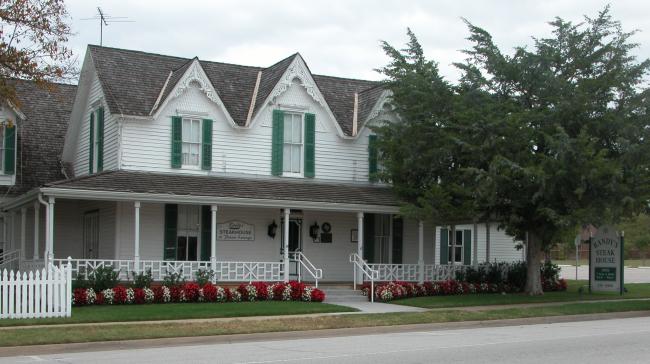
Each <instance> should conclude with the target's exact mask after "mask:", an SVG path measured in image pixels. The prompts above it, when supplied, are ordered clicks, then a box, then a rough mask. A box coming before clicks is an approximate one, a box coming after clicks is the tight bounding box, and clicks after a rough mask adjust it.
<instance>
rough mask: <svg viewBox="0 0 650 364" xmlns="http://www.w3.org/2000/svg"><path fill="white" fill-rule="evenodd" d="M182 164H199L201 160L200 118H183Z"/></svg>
mask: <svg viewBox="0 0 650 364" xmlns="http://www.w3.org/2000/svg"><path fill="white" fill-rule="evenodd" d="M182 135H183V152H182V153H183V166H196V167H198V166H199V161H200V160H201V156H200V154H201V120H200V119H186V118H184V119H183V131H182Z"/></svg>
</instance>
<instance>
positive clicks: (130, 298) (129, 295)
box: [126, 288, 135, 303]
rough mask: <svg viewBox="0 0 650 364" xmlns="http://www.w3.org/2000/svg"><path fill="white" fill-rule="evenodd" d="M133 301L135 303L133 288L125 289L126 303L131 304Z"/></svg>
mask: <svg viewBox="0 0 650 364" xmlns="http://www.w3.org/2000/svg"><path fill="white" fill-rule="evenodd" d="M133 301H135V292H133V288H127V289H126V303H133Z"/></svg>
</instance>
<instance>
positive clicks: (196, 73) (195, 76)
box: [154, 58, 238, 127]
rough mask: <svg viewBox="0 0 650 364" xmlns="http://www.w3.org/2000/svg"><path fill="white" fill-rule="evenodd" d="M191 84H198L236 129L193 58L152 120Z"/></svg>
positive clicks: (203, 72) (197, 60)
mask: <svg viewBox="0 0 650 364" xmlns="http://www.w3.org/2000/svg"><path fill="white" fill-rule="evenodd" d="M193 82H196V83H198V84H199V89H200V90H201V92H203V93H204V94H205V96H206V97H207V98H208V100H210V101H212V102H214V103H215V104H216V105H217V106H218V107H219V108H221V110H222V111H223V113H224V114H225V115H226V119H227V120H228V121H229V122H230V123H231V124H232V125H233V126H235V127H237V126H238V125H237V124H236V123H235V121H234V120H233V118H232V117H231V116H230V113H229V112H228V109H226V106H225V105H224V104H223V101H221V98H220V97H219V94H218V93H217V90H216V89H215V88H214V86H213V85H212V82H210V79H209V78H208V75H207V74H206V73H205V71H204V70H203V67H201V63H200V62H199V59H198V58H194V60H193V61H192V64H191V65H190V66H189V67H188V69H187V70H186V71H185V73H184V74H183V76H182V77H181V79H180V80H179V81H178V82H177V83H176V85H175V86H174V88H173V89H172V91H171V92H170V93H169V96H167V98H166V99H165V100H163V102H162V104H161V105H160V106H159V107H158V109H157V110H156V112H155V114H154V118H157V117H158V116H160V115H159V114H160V112H161V111H162V110H163V109H164V108H165V106H166V105H167V103H169V102H170V101H171V100H173V99H175V98H177V97H179V96H181V95H182V94H183V93H184V92H185V91H187V89H188V88H189V87H190V84H191V83H193Z"/></svg>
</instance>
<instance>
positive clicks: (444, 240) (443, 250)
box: [440, 228, 449, 265]
mask: <svg viewBox="0 0 650 364" xmlns="http://www.w3.org/2000/svg"><path fill="white" fill-rule="evenodd" d="M440 264H442V265H447V264H449V230H448V229H444V228H441V229H440Z"/></svg>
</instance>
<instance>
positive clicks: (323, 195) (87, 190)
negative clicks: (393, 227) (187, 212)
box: [41, 170, 398, 213]
mask: <svg viewBox="0 0 650 364" xmlns="http://www.w3.org/2000/svg"><path fill="white" fill-rule="evenodd" d="M41 192H43V193H44V194H46V195H51V196H54V197H61V198H86V199H102V200H138V201H150V202H169V203H183V202H186V203H202V204H222V205H238V206H260V207H281V208H282V207H287V208H301V209H324V210H341V211H367V212H385V213H391V212H398V201H397V198H396V197H395V195H394V194H393V192H392V190H391V189H390V188H389V187H385V186H369V185H361V184H350V183H328V182H321V181H313V180H306V179H304V180H303V179H289V178H262V177H260V178H245V177H225V176H205V175H188V174H171V173H153V172H141V171H126V170H117V171H106V172H102V173H98V174H93V175H89V176H83V177H79V178H73V179H68V180H62V181H57V182H53V183H49V184H46V185H45V186H43V187H42V188H41Z"/></svg>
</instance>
